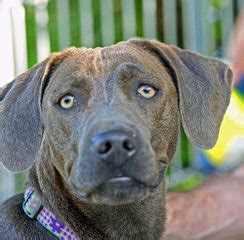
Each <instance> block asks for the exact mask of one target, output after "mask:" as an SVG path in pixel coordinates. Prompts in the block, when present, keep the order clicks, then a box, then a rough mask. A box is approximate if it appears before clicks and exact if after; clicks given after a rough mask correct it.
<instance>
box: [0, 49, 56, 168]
mask: <svg viewBox="0 0 244 240" xmlns="http://www.w3.org/2000/svg"><path fill="white" fill-rule="evenodd" d="M57 59H59V54H58V53H57V54H53V55H51V56H50V57H49V58H47V59H46V60H44V61H43V62H41V63H40V64H38V65H36V66H34V67H33V68H32V69H30V70H29V71H27V72H25V73H23V74H21V75H20V76H18V77H17V78H16V79H15V80H13V81H12V82H10V83H9V84H7V85H6V86H4V87H2V88H0V153H1V154H0V162H2V163H3V165H4V166H5V167H6V168H7V169H9V170H11V171H22V170H24V169H26V168H28V167H29V166H30V165H31V163H33V161H34V160H35V157H36V154H37V153H38V150H39V147H40V143H41V140H42V123H41V115H40V110H41V97H42V92H43V88H44V87H45V84H46V79H47V78H48V75H49V72H50V71H51V70H52V66H53V64H54V62H56V61H55V60H57Z"/></svg>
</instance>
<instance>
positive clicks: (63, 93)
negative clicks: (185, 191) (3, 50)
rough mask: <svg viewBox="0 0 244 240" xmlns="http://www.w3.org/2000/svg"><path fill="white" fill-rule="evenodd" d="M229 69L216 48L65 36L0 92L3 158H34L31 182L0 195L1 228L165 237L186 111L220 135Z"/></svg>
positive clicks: (201, 135)
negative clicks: (70, 40)
mask: <svg viewBox="0 0 244 240" xmlns="http://www.w3.org/2000/svg"><path fill="white" fill-rule="evenodd" d="M231 80H232V72H231V70H230V68H229V67H228V66H227V65H226V64H224V63H222V62H221V61H219V60H217V59H214V58H208V57H203V56H200V55H198V54H197V53H194V52H191V51H188V50H183V49H180V48H177V47H175V46H169V45H166V44H163V43H160V42H158V41H156V40H145V39H131V40H128V41H124V42H120V43H118V44H116V45H112V46H110V47H104V48H95V49H88V48H68V49H66V50H64V51H63V52H61V53H54V54H52V55H51V56H50V57H49V58H47V59H46V60H44V61H43V62H41V63H39V64H37V65H36V66H34V67H33V68H32V69H30V70H29V71H27V72H25V73H23V74H22V75H20V76H19V77H17V78H16V79H15V80H14V81H12V82H11V83H9V84H8V85H6V86H5V87H3V88H2V89H1V92H0V100H1V102H0V104H1V105H0V137H1V140H0V152H1V157H0V161H1V162H2V163H3V165H4V166H5V167H6V168H7V169H9V170H11V171H15V172H16V171H22V170H24V169H27V168H30V169H29V174H28V180H27V188H28V190H27V191H26V193H25V196H24V195H23V194H19V195H16V196H14V197H12V198H10V199H8V200H7V201H6V202H4V203H3V204H2V205H1V206H0V239H8V240H9V239H57V238H58V239H84V240H89V239H93V240H94V239H111V240H119V239H120V240H122V239H128V240H130V239H131V240H132V239H133V240H136V239H138V240H139V239H140V240H158V239H163V233H164V224H165V218H166V216H165V188H166V187H165V180H164V177H165V172H166V170H167V166H168V165H169V163H170V160H171V159H172V157H173V155H174V152H175V149H176V144H177V137H178V133H179V126H180V123H182V125H183V128H184V130H185V133H186V135H187V136H188V138H189V140H190V141H191V142H192V143H194V144H195V145H196V146H198V147H201V148H211V147H212V146H214V144H215V142H216V140H217V138H218V132H219V127H220V124H221V121H222V118H223V115H224V113H225V111H226V108H227V106H228V103H229V100H230V94H231ZM45 215H46V216H45ZM45 217H46V218H47V219H48V220H47V221H48V222H46V223H45V221H46V220H45V219H46V218H45ZM70 232H71V233H72V234H71V235H70Z"/></svg>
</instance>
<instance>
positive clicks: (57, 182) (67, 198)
mask: <svg viewBox="0 0 244 240" xmlns="http://www.w3.org/2000/svg"><path fill="white" fill-rule="evenodd" d="M47 156H48V154H47V152H45V155H44V154H43V156H41V155H40V157H42V159H38V160H37V161H36V164H35V165H34V166H33V167H32V169H31V171H30V173H29V185H30V186H31V187H32V188H34V190H35V191H37V192H38V193H39V195H40V197H41V200H42V203H43V205H44V206H45V207H47V208H48V209H50V210H51V211H52V212H53V214H55V215H56V216H57V217H58V218H59V219H61V220H62V221H63V222H64V223H65V224H67V226H68V227H70V228H71V229H73V230H74V232H75V233H76V235H77V236H78V237H80V239H83V237H84V239H112V240H117V239H128V240H130V239H135V240H136V239H138V240H139V239H140V240H143V239H145V240H146V239H147V240H151V239H152V240H157V239H158V240H159V239H160V238H161V235H162V233H163V230H164V222H165V207H164V197H165V193H164V191H163V189H164V186H163V184H164V183H162V184H161V186H159V187H158V189H157V190H156V191H155V193H154V194H153V195H151V196H150V197H149V198H147V199H145V200H143V201H141V202H136V203H133V204H128V205H121V206H110V205H100V204H87V203H84V202H82V201H80V200H79V199H78V198H76V197H75V195H74V194H73V195H72V193H71V192H70V191H69V190H68V187H66V186H65V184H64V183H63V181H62V177H61V176H60V174H59V173H58V171H57V170H56V168H55V167H54V166H53V164H52V161H50V159H49V161H46V160H48V159H44V157H45V158H47ZM87 236H89V237H90V238H89V237H87Z"/></svg>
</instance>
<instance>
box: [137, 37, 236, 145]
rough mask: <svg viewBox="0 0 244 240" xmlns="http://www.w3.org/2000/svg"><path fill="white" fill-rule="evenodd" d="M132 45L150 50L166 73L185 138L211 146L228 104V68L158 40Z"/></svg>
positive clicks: (212, 59)
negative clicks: (171, 82)
mask: <svg viewBox="0 0 244 240" xmlns="http://www.w3.org/2000/svg"><path fill="white" fill-rule="evenodd" d="M132 42H133V43H134V44H137V45H140V46H141V47H142V48H143V49H144V50H147V51H150V52H151V53H152V54H154V55H155V56H156V57H158V58H159V59H160V61H161V62H162V63H163V64H164V65H165V66H167V68H168V69H169V70H170V72H171V75H172V77H173V79H174V81H175V83H176V85H177V89H178V94H179V105H180V113H181V120H182V125H183V128H184V130H185V133H186V135H187V136H188V138H189V139H190V140H191V141H192V142H193V143H194V144H195V145H196V146H198V147H201V148H206V149H208V148H211V147H213V146H214V145H215V143H216V141H217V139H218V134H219V128H220V125H221V122H222V119H223V116H224V113H225V111H226V109H227V107H228V104H229V101H230V95H231V80H232V71H231V70H230V68H229V67H228V65H226V64H225V63H223V62H221V61H219V60H217V59H215V58H210V57H203V56H201V55H199V54H197V53H194V52H192V51H189V50H183V49H180V48H177V47H175V46H169V45H166V44H163V43H160V42H158V41H146V40H132Z"/></svg>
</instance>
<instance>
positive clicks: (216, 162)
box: [0, 0, 244, 201]
mask: <svg viewBox="0 0 244 240" xmlns="http://www.w3.org/2000/svg"><path fill="white" fill-rule="evenodd" d="M243 11H244V0H197V1H196V0H49V1H48V0H0V31H1V36H0V86H3V85H5V84H6V83H8V82H10V81H12V80H13V79H14V78H15V77H16V76H17V75H18V74H20V73H22V72H24V71H25V70H26V69H27V68H30V67H32V66H33V65H34V64H35V63H37V62H39V61H41V60H43V59H44V58H46V57H47V56H48V55H49V53H50V52H54V51H60V50H62V49H64V48H66V47H69V46H76V47H81V46H84V47H96V46H105V45H109V44H113V43H116V42H118V41H121V40H126V39H129V38H131V37H136V36H137V37H145V38H150V39H158V40H160V41H162V42H165V43H168V44H174V45H177V46H179V47H181V48H186V49H191V50H194V51H197V52H199V53H201V54H204V55H208V56H214V57H218V58H221V59H222V60H224V61H226V62H227V63H230V64H231V65H233V69H236V72H234V76H235V82H234V86H235V87H234V90H233V93H232V100H231V104H230V106H229V108H228V110H227V113H226V116H225V119H224V122H223V124H222V127H221V131H220V137H219V141H218V143H217V145H216V147H215V148H214V149H212V150H210V151H201V150H199V149H196V148H195V147H194V146H192V145H191V144H190V143H189V142H188V140H187V138H186V136H185V134H184V132H183V131H182V130H181V132H180V138H179V143H178V149H177V152H176V154H175V157H174V160H173V161H172V163H171V166H170V168H169V171H168V186H169V189H170V190H180V191H185V190H188V189H191V188H193V187H195V186H197V185H199V184H200V183H201V182H202V181H203V180H204V179H205V178H207V177H208V176H209V175H211V174H213V173H214V174H216V173H217V174H221V173H222V172H225V171H230V170H232V169H233V168H235V167H236V166H238V165H239V164H241V163H242V162H243V161H244V86H243V85H244V80H243V79H244V77H243V76H244V57H243V58H242V59H241V57H240V56H239V55H240V53H242V54H241V55H242V56H244V17H243V16H242V15H243V14H242V12H243ZM241 43H242V44H241ZM242 45H243V47H242V50H241V46H242ZM241 51H243V52H241ZM241 62H242V64H240V63H241ZM240 65H241V66H240ZM25 175H26V173H25V172H23V173H17V174H13V173H10V172H9V171H7V170H6V169H4V168H3V167H2V166H1V165H0V201H3V200H4V199H6V198H7V197H9V196H11V195H13V194H15V193H17V192H21V191H23V190H24V189H25V187H24V182H25Z"/></svg>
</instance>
